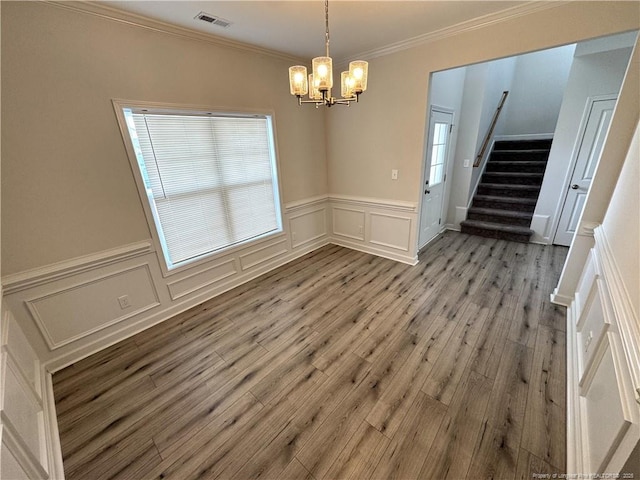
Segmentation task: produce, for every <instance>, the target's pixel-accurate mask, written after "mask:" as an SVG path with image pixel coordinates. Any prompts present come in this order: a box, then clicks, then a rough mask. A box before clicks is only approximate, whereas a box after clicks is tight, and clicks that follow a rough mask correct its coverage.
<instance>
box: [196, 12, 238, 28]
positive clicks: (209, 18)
mask: <svg viewBox="0 0 640 480" xmlns="http://www.w3.org/2000/svg"><path fill="white" fill-rule="evenodd" d="M193 18H195V19H197V20H202V21H203V22H207V23H210V24H212V25H217V26H218V27H222V28H227V27H228V26H229V25H231V22H230V21H229V20H225V19H224V18H220V17H216V16H215V15H211V14H210V13H205V12H200V13H199V14H197V15H196V16H195V17H193Z"/></svg>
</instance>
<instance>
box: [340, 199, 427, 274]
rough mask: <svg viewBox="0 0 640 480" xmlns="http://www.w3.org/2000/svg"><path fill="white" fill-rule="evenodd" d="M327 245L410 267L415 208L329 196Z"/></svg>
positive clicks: (413, 252)
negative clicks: (329, 235)
mask: <svg viewBox="0 0 640 480" xmlns="http://www.w3.org/2000/svg"><path fill="white" fill-rule="evenodd" d="M329 204H330V209H331V218H332V225H331V243H335V244H336V245H342V246H344V247H348V248H353V249H355V250H360V251H363V252H367V253H371V254H373V255H378V256H381V257H385V258H390V259H392V260H396V261H399V262H403V263H408V264H410V265H415V264H416V263H417V262H418V253H417V250H416V246H417V245H416V243H417V242H416V238H417V237H416V235H417V205H416V204H414V203H407V202H394V201H389V200H379V199H371V198H361V197H347V196H338V195H333V196H330V197H329Z"/></svg>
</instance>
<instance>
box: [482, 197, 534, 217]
mask: <svg viewBox="0 0 640 480" xmlns="http://www.w3.org/2000/svg"><path fill="white" fill-rule="evenodd" d="M473 206H474V207H480V208H495V209H498V210H515V211H516V212H527V213H533V211H534V210H535V209H536V206H535V205H527V204H521V203H511V202H499V201H494V200H482V199H478V198H474V199H473Z"/></svg>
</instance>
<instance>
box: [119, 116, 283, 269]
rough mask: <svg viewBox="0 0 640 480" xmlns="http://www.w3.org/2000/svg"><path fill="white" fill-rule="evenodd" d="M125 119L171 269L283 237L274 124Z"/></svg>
mask: <svg viewBox="0 0 640 480" xmlns="http://www.w3.org/2000/svg"><path fill="white" fill-rule="evenodd" d="M124 114H125V118H126V120H127V127H128V129H129V134H130V136H131V140H132V144H133V147H134V150H135V152H136V157H137V159H138V166H139V167H140V171H141V174H142V178H143V181H144V184H145V188H146V190H147V192H146V193H147V197H148V199H149V203H150V207H151V210H152V212H153V216H154V220H155V223H156V229H157V231H158V234H159V236H160V241H161V243H162V247H163V250H164V253H165V257H166V260H167V265H168V267H169V268H171V267H173V266H176V265H179V264H181V263H184V262H187V261H190V260H192V259H195V258H198V257H201V256H203V255H207V254H209V253H211V252H215V251H217V250H221V249H224V248H226V247H229V246H232V245H236V244H238V243H242V242H245V241H247V240H250V239H253V238H256V237H260V236H263V235H266V234H268V233H271V232H277V231H281V223H280V209H279V202H278V191H277V175H276V169H275V158H274V154H273V148H272V133H271V126H270V119H269V117H264V116H262V117H256V116H251V117H232V116H219V115H194V114H191V113H189V114H186V113H185V114H180V113H173V112H171V113H169V114H167V113H166V112H163V113H150V112H148V111H147V112H144V111H137V110H133V109H124Z"/></svg>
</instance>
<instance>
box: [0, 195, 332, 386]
mask: <svg viewBox="0 0 640 480" xmlns="http://www.w3.org/2000/svg"><path fill="white" fill-rule="evenodd" d="M328 202H329V200H328V197H327V196H320V197H314V198H311V199H307V200H302V201H298V202H295V203H292V204H289V205H286V206H285V208H284V212H283V213H284V214H283V219H282V220H283V225H284V226H285V231H283V232H282V233H280V234H277V235H274V236H271V237H268V238H263V239H260V240H257V241H255V242H252V243H250V244H247V245H241V246H238V247H235V248H232V249H230V250H228V251H225V252H222V253H220V254H219V255H213V256H212V257H210V258H209V259H206V260H203V261H199V262H194V264H193V265H189V266H185V267H181V268H178V269H176V270H175V271H173V272H169V273H168V274H167V273H166V272H165V273H163V271H162V269H161V267H160V265H161V262H162V261H164V260H163V259H162V254H161V253H160V252H157V251H156V250H155V248H154V246H153V243H152V242H151V241H150V240H146V241H142V242H138V243H136V244H132V245H125V246H122V247H118V248H115V249H112V250H108V251H104V252H96V253H94V254H91V255H87V256H83V257H78V258H76V259H70V260H67V261H64V262H60V263H57V264H53V265H47V266H43V267H42V268H39V269H35V270H31V271H27V272H20V273H18V274H13V275H9V276H5V277H3V279H2V280H3V284H4V287H5V296H4V300H5V303H6V305H7V308H9V309H10V310H11V311H12V312H13V314H14V315H15V317H16V318H17V320H18V322H19V323H20V325H21V326H22V327H23V330H24V332H25V338H26V340H28V342H29V343H30V344H31V345H32V346H33V350H34V351H35V356H36V358H38V359H39V360H40V362H42V363H43V364H44V365H45V366H46V368H47V369H48V371H51V372H54V371H56V370H58V369H60V368H63V367H65V366H67V365H69V364H71V363H74V362H76V361H78V360H80V359H82V358H84V357H86V356H88V355H90V354H92V353H94V352H96V351H99V350H101V349H103V348H106V347H108V346H109V345H112V344H113V343H116V342H118V341H121V340H123V339H125V338H127V337H129V336H131V335H134V334H136V333H138V332H139V331H141V330H144V329H146V328H148V327H150V326H152V325H155V324H156V323H159V322H162V321H164V320H166V319H168V318H170V317H172V316H173V315H176V314H178V313H180V312H183V311H185V310H187V309H189V308H191V307H194V306H196V305H198V304H199V303H202V302H203V301H206V300H208V299H210V298H212V297H214V296H216V295H219V294H220V293H223V292H225V291H227V290H230V289H232V288H234V287H236V286H238V285H241V284H242V283H245V282H247V281H249V280H251V279H252V278H255V277H257V276H259V275H262V274H263V273H266V272H268V271H269V270H272V269H274V268H277V267H279V266H281V265H284V264H285V263H287V262H289V261H291V260H293V259H295V258H297V257H299V256H301V255H304V254H306V253H308V252H311V251H313V250H315V249H317V248H319V247H321V246H323V245H326V244H327V243H329V241H330V236H329V233H328V224H329V222H328V218H327V216H328ZM292 233H295V234H296V235H295V238H293V235H292ZM7 292H8V294H7ZM123 297H126V298H123ZM121 303H123V305H122V306H121ZM21 363H28V362H27V361H25V362H22V361H21ZM33 379H34V374H33V373H32V374H31V377H30V381H33Z"/></svg>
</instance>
